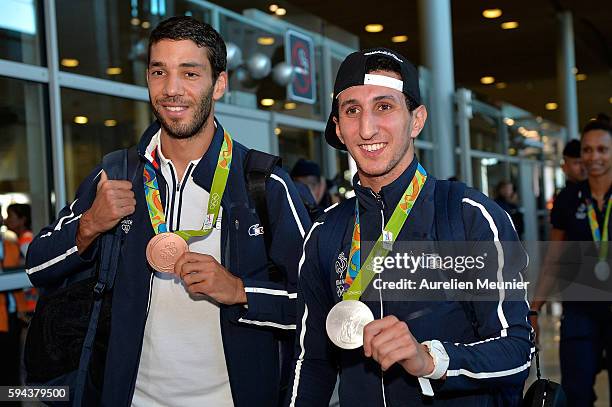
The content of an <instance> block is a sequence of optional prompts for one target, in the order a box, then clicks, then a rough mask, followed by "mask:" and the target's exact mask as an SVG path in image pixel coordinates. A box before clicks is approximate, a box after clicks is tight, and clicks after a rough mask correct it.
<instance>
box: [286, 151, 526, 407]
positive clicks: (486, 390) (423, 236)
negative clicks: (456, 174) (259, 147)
mask: <svg viewBox="0 0 612 407" xmlns="http://www.w3.org/2000/svg"><path fill="white" fill-rule="evenodd" d="M416 166H417V162H416V159H415V160H414V161H413V163H412V164H411V165H410V166H409V168H408V169H407V170H406V171H405V172H404V174H403V175H402V176H400V177H399V178H398V179H397V180H395V181H394V182H393V183H391V184H390V185H387V186H385V187H383V188H382V190H381V191H380V194H378V195H376V194H374V193H373V192H372V191H371V190H370V189H368V188H364V187H362V186H361V185H359V183H358V182H354V186H355V192H356V195H357V199H358V200H359V205H360V214H359V215H360V224H361V241H362V242H367V241H370V242H373V241H376V240H377V238H378V236H379V235H380V233H381V229H382V227H383V225H384V224H385V223H386V222H387V220H388V219H389V218H390V217H391V214H392V212H393V210H394V209H395V207H396V205H397V202H398V201H399V199H400V197H401V196H402V195H403V193H404V191H405V190H406V187H407V185H408V182H409V181H410V180H411V179H412V177H413V175H414V172H415V170H416ZM435 185H436V182H435V179H434V178H433V177H431V176H430V177H428V179H427V181H426V183H425V185H424V187H423V189H422V191H421V195H420V196H419V198H418V199H417V201H416V203H415V206H414V207H413V209H412V212H411V214H410V216H409V217H408V219H407V221H406V223H405V224H404V226H403V228H402V230H401V232H400V234H399V236H398V237H397V239H396V242H401V241H404V242H410V241H412V242H414V241H436V240H438V239H437V236H436V228H435V226H434V225H435V222H434V220H435V218H434V216H435V214H434V201H433V193H434V188H435ZM340 205H349V206H350V207H353V208H354V206H355V199H351V200H348V201H346V202H344V203H341V204H340ZM461 205H462V208H461V209H462V214H463V225H464V228H465V236H466V238H467V240H469V241H474V242H478V241H498V240H499V241H513V242H516V243H514V244H512V245H510V246H511V247H510V248H509V250H506V251H505V252H504V246H502V245H499V246H498V249H497V256H493V257H494V259H493V260H494V261H495V264H496V266H495V267H496V268H495V269H496V270H497V267H500V268H499V270H500V271H499V273H498V276H500V277H499V278H503V279H510V280H507V281H511V279H512V278H516V279H517V280H519V279H520V276H519V273H520V271H521V270H522V269H524V268H525V266H526V265H527V256H526V253H525V251H524V250H523V248H522V246H521V245H520V243H518V242H517V240H518V238H517V234H516V232H515V230H514V227H513V225H512V222H511V220H510V218H509V216H508V215H507V213H505V212H504V211H503V210H502V209H501V208H500V207H499V206H497V205H496V204H495V203H494V202H493V201H492V200H490V199H488V198H487V197H486V196H484V195H483V194H481V193H480V192H477V191H476V190H474V189H471V188H467V189H466V190H465V194H464V198H463V200H462V202H461ZM341 210H343V209H342V208H341V206H338V207H335V208H333V209H331V210H329V211H328V212H327V213H326V214H325V215H324V216H323V217H321V218H319V219H318V220H317V221H316V222H315V223H314V224H313V227H312V228H311V230H310V231H309V233H308V234H307V237H306V240H305V243H304V254H303V256H302V259H301V261H300V270H299V273H300V274H299V283H298V325H297V331H296V351H295V356H296V361H295V364H294V372H293V377H292V385H291V388H290V391H289V392H290V394H289V397H288V405H290V406H291V407H294V406H300V407H302V406H304V407H306V406H308V407H313V406H314V407H317V406H321V407H322V406H326V405H328V403H329V398H330V396H331V393H332V390H333V389H334V384H335V382H336V376H337V375H338V374H339V377H340V384H339V396H340V403H341V405H343V406H344V405H346V406H351V407H359V406H364V407H366V406H367V407H376V406H388V407H399V406H411V407H413V406H421V405H435V406H461V407H467V406H470V407H471V406H496V405H497V406H502V405H503V406H512V405H519V403H520V398H521V391H522V388H523V385H524V381H525V379H526V378H527V376H528V372H529V367H530V364H531V355H532V352H533V348H532V342H531V340H530V334H531V327H530V325H529V323H528V321H527V313H528V305H527V302H526V301H525V292H524V290H520V292H515V293H513V294H512V295H511V293H509V292H507V291H504V290H499V294H498V293H497V291H496V290H493V295H495V298H493V299H491V300H488V301H473V303H472V306H473V308H472V309H473V312H474V315H475V319H476V320H477V321H478V328H477V330H478V334H476V332H475V330H474V329H473V326H472V323H471V322H472V321H471V320H470V318H469V317H468V314H467V312H466V310H465V309H464V307H463V306H462V304H461V303H459V302H457V301H418V300H410V298H406V299H405V300H404V301H397V300H396V301H385V300H382V299H380V300H379V299H378V295H376V297H374V300H372V297H370V300H368V301H364V302H365V303H366V304H367V305H368V306H369V307H370V309H371V310H372V313H373V314H374V318H375V319H379V318H382V317H384V316H388V315H394V316H396V317H397V318H398V319H400V320H404V321H406V323H407V324H408V327H409V329H410V331H411V332H412V334H413V335H414V336H415V338H416V339H417V340H418V341H419V342H423V341H426V340H434V339H436V340H439V341H441V342H442V344H443V345H444V348H445V350H446V352H447V353H448V355H449V358H450V365H449V367H448V370H447V377H446V379H444V380H431V384H432V387H433V389H434V393H435V395H434V397H433V398H431V397H426V396H424V395H423V394H422V392H421V389H420V386H419V384H418V380H417V378H415V377H412V376H410V375H409V374H408V373H407V372H406V371H404V370H403V368H402V367H401V366H399V365H398V364H395V365H394V366H392V367H391V368H390V369H388V370H387V371H385V372H384V374H383V373H382V372H381V369H380V366H379V365H378V364H377V363H376V362H375V361H374V360H373V359H369V358H366V357H365V356H364V355H363V348H358V349H355V350H341V349H340V348H337V347H335V346H334V345H333V344H332V343H331V341H330V340H329V339H328V337H327V334H326V331H325V320H326V317H327V315H328V313H329V311H330V309H331V308H332V307H333V305H334V304H336V303H338V302H339V301H341V297H340V296H339V293H338V291H337V289H336V287H337V280H338V279H340V280H343V279H344V276H345V273H346V259H348V255H349V249H350V235H351V233H352V230H353V224H354V217H353V216H352V215H351V216H348V217H346V216H345V217H344V219H341V218H340V217H339V216H337V215H336V214H337V213H339V212H340V211H341ZM344 213H346V211H344ZM347 236H348V239H347V238H346V237H347ZM491 244H494V243H491ZM363 247H364V246H363V243H362V252H361V264H362V265H363V263H364V262H365V259H366V257H367V253H364V250H363ZM496 247H497V246H496ZM321 253H327V254H329V255H328V256H322V255H321ZM498 256H499V257H498ZM500 258H501V259H503V260H504V264H503V265H502V263H501V262H500V261H499V259H500ZM384 273H385V272H383V276H384ZM501 276H503V277H501ZM371 287H372V286H370V288H371ZM366 292H367V290H366ZM402 295H403V294H402ZM510 298H512V299H514V300H512V301H509V299H510ZM362 300H363V297H362ZM423 310H427V312H422V311H423ZM472 320H473V319H472Z"/></svg>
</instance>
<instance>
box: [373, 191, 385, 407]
mask: <svg viewBox="0 0 612 407" xmlns="http://www.w3.org/2000/svg"><path fill="white" fill-rule="evenodd" d="M372 195H374V198H376V202H378V204H379V205H380V220H381V223H380V233H381V235H382V234H383V232H384V230H385V212H384V209H385V202H384V201H383V200H382V197H381V196H380V194H377V193H376V192H374V191H372ZM382 275H383V274H382V273H381V274H380V275H379V278H381V279H382ZM378 299H379V303H380V318H381V319H382V318H383V316H384V309H383V300H382V291H381V289H380V288H379V289H378ZM380 388H381V390H382V398H383V406H384V407H387V396H386V394H385V372H383V370H382V368H381V370H380Z"/></svg>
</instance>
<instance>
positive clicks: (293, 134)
mask: <svg viewBox="0 0 612 407" xmlns="http://www.w3.org/2000/svg"><path fill="white" fill-rule="evenodd" d="M275 133H277V135H278V151H279V155H280V157H281V158H282V159H283V166H284V167H285V168H286V169H287V170H288V171H291V168H293V166H294V165H295V163H296V162H297V161H298V160H299V159H300V158H305V159H307V160H311V161H314V162H316V163H317V164H319V166H321V173H322V174H325V168H324V165H323V146H322V145H321V138H322V135H321V133H320V132H318V131H314V130H307V129H300V128H297V127H289V126H284V125H279V126H278V127H277V128H276V130H275Z"/></svg>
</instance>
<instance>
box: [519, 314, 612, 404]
mask: <svg viewBox="0 0 612 407" xmlns="http://www.w3.org/2000/svg"><path fill="white" fill-rule="evenodd" d="M539 319H540V369H541V371H542V376H543V377H546V378H549V379H551V380H553V381H556V382H557V383H559V382H560V381H561V373H560V370H559V327H560V325H561V321H560V318H559V316H554V315H546V313H543V314H542V315H541V316H540V318H539ZM530 373H531V374H530V375H529V379H527V386H529V384H531V383H532V382H533V381H534V380H535V379H536V368H535V361H534V363H533V366H532V368H531V372H530ZM527 386H526V388H527ZM595 393H596V394H597V402H596V403H595V407H609V406H610V394H609V390H608V372H607V371H606V370H603V371H602V372H601V373H600V374H599V375H597V379H596V384H595Z"/></svg>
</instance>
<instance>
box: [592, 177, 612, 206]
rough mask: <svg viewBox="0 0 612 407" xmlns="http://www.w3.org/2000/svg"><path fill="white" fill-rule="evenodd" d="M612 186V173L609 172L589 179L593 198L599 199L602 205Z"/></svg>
mask: <svg viewBox="0 0 612 407" xmlns="http://www.w3.org/2000/svg"><path fill="white" fill-rule="evenodd" d="M611 184H612V171H608V172H606V173H605V174H602V175H599V176H596V177H589V189H590V190H591V195H592V196H593V198H595V199H597V200H598V201H599V202H598V203H599V204H600V205H601V204H602V202H601V201H603V197H604V196H605V195H606V193H607V192H608V190H609V189H610V185H611Z"/></svg>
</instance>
